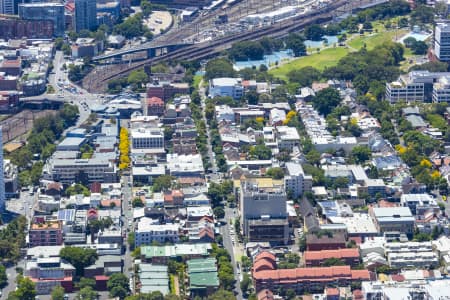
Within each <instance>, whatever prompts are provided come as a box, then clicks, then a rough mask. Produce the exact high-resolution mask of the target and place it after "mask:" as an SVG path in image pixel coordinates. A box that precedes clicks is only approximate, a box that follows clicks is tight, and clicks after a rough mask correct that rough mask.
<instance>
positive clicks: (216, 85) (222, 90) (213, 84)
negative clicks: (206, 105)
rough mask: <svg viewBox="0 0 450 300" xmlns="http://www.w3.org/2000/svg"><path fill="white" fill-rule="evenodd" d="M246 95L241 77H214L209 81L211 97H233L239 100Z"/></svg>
mask: <svg viewBox="0 0 450 300" xmlns="http://www.w3.org/2000/svg"><path fill="white" fill-rule="evenodd" d="M243 95H244V87H243V86H242V79H241V78H228V77H224V78H214V79H211V80H210V81H209V97H210V98H214V97H217V96H219V97H225V96H228V97H231V98H233V99H235V100H239V99H241V98H242V96H243Z"/></svg>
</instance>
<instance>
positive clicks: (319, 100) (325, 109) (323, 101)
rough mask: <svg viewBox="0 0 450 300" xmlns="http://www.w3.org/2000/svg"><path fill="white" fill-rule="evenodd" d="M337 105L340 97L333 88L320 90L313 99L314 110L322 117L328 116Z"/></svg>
mask: <svg viewBox="0 0 450 300" xmlns="http://www.w3.org/2000/svg"><path fill="white" fill-rule="evenodd" d="M339 103H341V96H340V95H339V92H338V91H337V90H336V89H333V88H326V89H323V90H320V91H319V92H317V94H316V96H315V97H314V99H313V106H314V108H315V109H317V111H319V113H321V114H323V115H328V114H329V113H330V112H331V111H332V110H333V109H334V108H335V107H336V106H338V105H339Z"/></svg>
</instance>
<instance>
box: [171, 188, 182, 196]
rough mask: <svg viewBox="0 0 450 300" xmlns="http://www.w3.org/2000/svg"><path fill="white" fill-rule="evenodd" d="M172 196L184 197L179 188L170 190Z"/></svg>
mask: <svg viewBox="0 0 450 300" xmlns="http://www.w3.org/2000/svg"><path fill="white" fill-rule="evenodd" d="M172 196H173V197H184V194H183V192H182V191H180V190H172Z"/></svg>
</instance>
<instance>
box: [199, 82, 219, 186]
mask: <svg viewBox="0 0 450 300" xmlns="http://www.w3.org/2000/svg"><path fill="white" fill-rule="evenodd" d="M199 95H200V98H201V99H202V117H203V120H204V121H205V124H206V135H207V148H208V156H209V158H210V162H211V171H212V172H211V173H210V174H209V180H210V181H212V182H219V181H220V179H221V174H220V172H219V169H218V168H217V163H216V158H215V153H214V152H213V150H212V144H211V132H210V130H209V125H208V122H207V121H208V120H206V116H205V107H206V102H205V101H206V93H205V88H204V87H203V80H202V81H201V82H200V88H199Z"/></svg>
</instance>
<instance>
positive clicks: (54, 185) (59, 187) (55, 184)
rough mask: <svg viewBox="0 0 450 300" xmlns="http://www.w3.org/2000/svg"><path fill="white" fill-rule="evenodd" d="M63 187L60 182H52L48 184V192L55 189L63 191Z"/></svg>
mask: <svg viewBox="0 0 450 300" xmlns="http://www.w3.org/2000/svg"><path fill="white" fill-rule="evenodd" d="M62 188H63V186H62V184H61V183H59V182H50V183H49V184H47V190H51V189H55V190H58V191H60V190H62Z"/></svg>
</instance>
